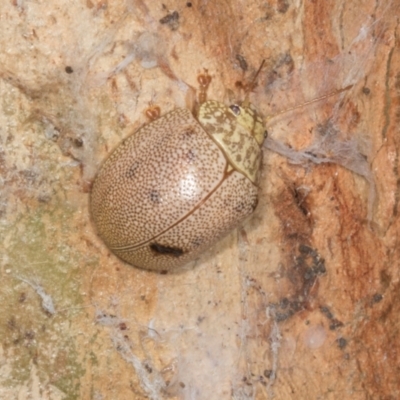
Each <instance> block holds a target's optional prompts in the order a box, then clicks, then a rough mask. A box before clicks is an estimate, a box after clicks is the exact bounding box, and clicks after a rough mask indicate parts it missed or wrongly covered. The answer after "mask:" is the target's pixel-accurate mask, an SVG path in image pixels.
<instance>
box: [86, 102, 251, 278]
mask: <svg viewBox="0 0 400 400" xmlns="http://www.w3.org/2000/svg"><path fill="white" fill-rule="evenodd" d="M257 192H258V189H257V186H256V185H255V184H254V183H252V182H251V181H250V180H249V179H248V178H246V177H245V176H244V175H243V174H242V173H240V172H238V171H236V170H235V169H233V168H232V167H231V166H230V164H229V162H228V158H227V157H226V156H225V154H224V152H223V151H222V150H221V148H220V147H219V146H218V145H217V144H216V143H215V142H214V141H213V140H212V139H211V138H210V136H209V135H208V134H207V132H206V131H205V130H204V129H203V128H202V127H201V125H200V123H199V122H198V121H197V120H196V119H195V118H194V116H193V115H192V113H191V112H190V111H189V110H188V109H183V108H178V109H175V110H174V111H171V112H170V113H168V114H165V115H164V116H162V117H160V118H159V119H157V120H155V121H153V122H152V123H150V124H148V125H145V126H143V127H142V128H141V129H139V130H138V131H137V132H135V133H134V134H133V135H132V136H130V137H128V138H127V139H126V140H124V141H123V142H122V143H121V144H120V145H119V146H118V147H117V148H116V150H115V151H114V152H113V153H112V154H111V156H110V157H109V158H108V159H107V160H106V161H105V163H104V164H103V166H102V167H101V169H100V171H99V173H98V175H97V177H96V179H95V181H94V184H93V189H92V194H91V204H90V206H91V213H92V218H93V221H94V223H95V225H96V228H97V232H98V234H99V236H100V237H101V238H102V239H103V241H104V242H105V243H106V245H107V246H108V247H109V248H110V249H111V250H112V251H113V253H114V254H116V255H117V256H118V257H120V258H121V259H122V260H124V261H126V262H128V263H129V264H132V265H134V266H136V267H139V268H144V269H148V270H155V271H168V270H171V269H173V268H175V267H177V266H179V265H182V264H184V263H186V262H188V261H190V260H192V259H194V258H195V257H196V256H198V255H199V253H200V252H202V251H203V250H204V249H205V248H207V247H209V246H210V245H211V244H213V243H214V242H215V241H216V240H217V239H219V238H220V237H221V236H223V235H224V234H226V233H227V232H229V230H231V229H232V228H233V227H235V226H236V225H237V224H238V223H239V222H240V221H241V220H243V219H244V218H245V217H246V216H248V215H249V214H251V213H252V212H253V210H254V209H255V207H256V204H257Z"/></svg>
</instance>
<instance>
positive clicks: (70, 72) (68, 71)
mask: <svg viewBox="0 0 400 400" xmlns="http://www.w3.org/2000/svg"><path fill="white" fill-rule="evenodd" d="M65 72H66V73H67V74H72V73H73V72H74V70H73V69H72V67H70V66H69V65H67V66H66V67H65Z"/></svg>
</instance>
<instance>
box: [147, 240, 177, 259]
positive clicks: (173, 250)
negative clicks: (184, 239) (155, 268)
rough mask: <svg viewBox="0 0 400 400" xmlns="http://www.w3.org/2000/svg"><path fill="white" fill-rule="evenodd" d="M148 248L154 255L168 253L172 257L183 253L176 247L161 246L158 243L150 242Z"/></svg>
mask: <svg viewBox="0 0 400 400" xmlns="http://www.w3.org/2000/svg"><path fill="white" fill-rule="evenodd" d="M150 249H151V251H152V252H153V253H155V254H156V255H170V256H172V257H180V256H181V255H183V254H184V252H183V250H182V249H180V248H178V247H170V246H163V245H162V244H159V243H151V244H150Z"/></svg>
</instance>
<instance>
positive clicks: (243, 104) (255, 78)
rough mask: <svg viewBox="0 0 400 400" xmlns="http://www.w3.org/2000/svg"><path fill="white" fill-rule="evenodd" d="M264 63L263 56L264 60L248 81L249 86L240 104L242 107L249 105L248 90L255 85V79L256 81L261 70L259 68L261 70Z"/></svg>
mask: <svg viewBox="0 0 400 400" xmlns="http://www.w3.org/2000/svg"><path fill="white" fill-rule="evenodd" d="M264 64H265V58H264V60H262V62H261V65H260V66H259V67H258V70H257V72H256V74H255V75H254V78H253V80H252V81H251V83H250V85H249V88H248V89H247V91H246V95H245V97H244V101H243V103H242V106H243V107H244V108H246V107H248V106H249V103H250V102H249V95H250V92H251V91H252V90H253V89H254V87H255V85H256V81H257V78H258V75H260V72H261V70H262V68H263V66H264Z"/></svg>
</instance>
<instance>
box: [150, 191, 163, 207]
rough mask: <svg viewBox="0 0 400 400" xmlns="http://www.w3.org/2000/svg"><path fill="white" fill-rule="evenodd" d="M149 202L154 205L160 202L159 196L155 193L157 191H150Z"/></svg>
mask: <svg viewBox="0 0 400 400" xmlns="http://www.w3.org/2000/svg"><path fill="white" fill-rule="evenodd" d="M150 200H151V201H152V202H153V203H156V204H159V203H160V202H161V198H160V194H159V193H158V192H157V190H152V191H151V192H150Z"/></svg>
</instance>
